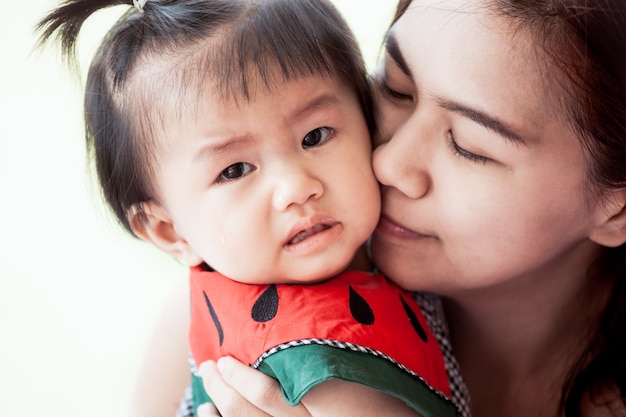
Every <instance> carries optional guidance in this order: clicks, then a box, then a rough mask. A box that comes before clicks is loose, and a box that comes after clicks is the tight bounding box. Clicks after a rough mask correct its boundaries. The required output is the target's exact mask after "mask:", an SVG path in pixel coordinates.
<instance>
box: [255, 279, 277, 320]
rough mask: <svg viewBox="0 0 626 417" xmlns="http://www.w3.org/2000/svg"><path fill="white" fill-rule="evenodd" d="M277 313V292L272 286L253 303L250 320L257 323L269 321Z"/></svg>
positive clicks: (273, 285)
mask: <svg viewBox="0 0 626 417" xmlns="http://www.w3.org/2000/svg"><path fill="white" fill-rule="evenodd" d="M277 312H278V291H276V285H275V284H272V285H270V286H269V288H268V289H266V290H265V291H263V294H261V296H260V297H259V298H258V299H257V300H256V301H255V302H254V305H253V306H252V319H253V320H254V321H256V322H258V323H264V322H266V321H270V320H271V319H273V318H274V317H275V316H276V313H277Z"/></svg>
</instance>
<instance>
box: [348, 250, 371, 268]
mask: <svg viewBox="0 0 626 417" xmlns="http://www.w3.org/2000/svg"><path fill="white" fill-rule="evenodd" d="M373 267H374V266H373V264H372V262H371V261H370V259H369V257H368V256H367V249H366V247H365V245H361V246H360V247H359V249H358V250H357V251H356V253H355V254H354V257H353V258H352V261H350V264H349V265H348V268H347V269H348V270H352V271H366V272H369V271H371V270H372V269H373Z"/></svg>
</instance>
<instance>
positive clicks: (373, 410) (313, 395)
mask: <svg viewBox="0 0 626 417" xmlns="http://www.w3.org/2000/svg"><path fill="white" fill-rule="evenodd" d="M302 403H303V404H304V406H305V407H306V409H307V410H308V411H309V413H310V414H311V416H315V417H317V416H319V417H321V416H327V417H340V416H341V417H345V416H354V415H356V413H357V412H358V415H359V417H369V416H372V417H374V416H394V417H397V416H401V417H415V416H419V414H417V413H416V412H415V411H413V410H411V409H410V408H409V407H408V406H407V405H406V404H405V403H404V402H402V401H401V400H399V399H398V398H395V397H392V396H391V395H388V394H385V393H384V392H382V391H379V390H376V389H373V388H369V387H366V386H365V385H361V384H356V383H352V382H346V381H340V380H337V379H334V380H329V381H326V382H323V383H321V384H320V385H318V386H316V387H314V388H313V389H312V390H311V391H309V392H308V393H307V394H306V395H305V396H304V398H303V399H302Z"/></svg>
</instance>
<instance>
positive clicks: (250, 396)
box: [199, 357, 311, 417]
mask: <svg viewBox="0 0 626 417" xmlns="http://www.w3.org/2000/svg"><path fill="white" fill-rule="evenodd" d="M200 375H201V376H202V379H203V381H204V389H205V390H206V392H207V393H208V394H209V396H210V397H211V399H213V401H214V403H215V406H216V407H217V409H219V414H217V413H216V410H215V406H212V407H207V408H206V409H204V410H202V412H203V413H206V414H200V412H199V417H211V416H219V415H221V416H222V417H272V416H273V417H311V414H310V413H309V412H308V411H307V409H306V408H305V407H304V405H303V404H302V403H300V404H298V405H296V406H293V407H292V406H290V405H289V404H287V402H285V400H284V398H283V396H282V392H281V390H280V387H279V385H278V382H276V380H274V379H273V378H270V377H269V376H267V375H265V374H263V373H262V372H260V371H257V370H256V369H253V368H250V367H249V366H246V365H244V364H242V363H241V362H238V361H237V360H235V359H233V358H229V357H226V358H221V359H220V360H219V361H218V362H217V364H216V363H215V362H213V361H208V362H205V363H203V364H202V366H200Z"/></svg>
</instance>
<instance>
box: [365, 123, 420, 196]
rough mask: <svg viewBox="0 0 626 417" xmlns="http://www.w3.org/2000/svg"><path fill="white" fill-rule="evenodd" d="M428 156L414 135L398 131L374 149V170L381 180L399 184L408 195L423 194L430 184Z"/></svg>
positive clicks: (390, 185) (393, 185)
mask: <svg viewBox="0 0 626 417" xmlns="http://www.w3.org/2000/svg"><path fill="white" fill-rule="evenodd" d="M427 157H428V155H427V154H426V153H425V152H420V149H419V145H418V144H417V143H416V139H415V138H413V137H411V136H410V135H406V132H405V133H404V134H403V133H402V132H398V134H396V135H394V137H392V138H391V140H390V141H389V142H386V143H383V144H382V145H379V146H378V147H377V148H376V149H375V150H374V156H373V165H374V174H375V175H376V178H377V179H378V181H379V182H380V183H381V184H383V185H385V186H388V187H393V188H396V189H397V190H398V191H400V192H401V193H403V194H404V195H406V196H407V197H409V198H413V199H416V198H421V197H423V196H424V195H425V194H426V193H428V190H429V189H430V187H431V178H430V175H429V173H428V171H427V166H428V164H427V161H426V160H425V159H426V158H427Z"/></svg>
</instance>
